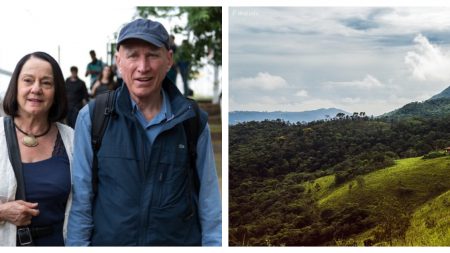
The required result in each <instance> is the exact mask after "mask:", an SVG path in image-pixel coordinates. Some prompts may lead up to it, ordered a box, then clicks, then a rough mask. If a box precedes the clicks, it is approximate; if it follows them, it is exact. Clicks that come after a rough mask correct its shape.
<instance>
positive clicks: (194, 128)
mask: <svg viewBox="0 0 450 253" xmlns="http://www.w3.org/2000/svg"><path fill="white" fill-rule="evenodd" d="M189 100H190V101H191V106H192V108H193V109H194V112H195V117H192V118H189V119H187V120H185V121H183V127H184V131H185V134H186V139H187V144H188V152H189V170H188V175H189V177H190V178H191V180H190V181H191V182H192V183H193V187H194V189H195V192H196V193H197V195H198V193H199V191H200V179H199V175H198V174H197V165H196V161H197V142H198V137H199V136H200V128H201V127H200V126H201V122H200V109H199V107H198V104H197V102H195V101H194V100H192V99H189Z"/></svg>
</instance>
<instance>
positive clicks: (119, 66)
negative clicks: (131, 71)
mask: <svg viewBox="0 0 450 253" xmlns="http://www.w3.org/2000/svg"><path fill="white" fill-rule="evenodd" d="M114 58H115V59H116V66H117V68H118V69H119V71H120V69H121V65H120V60H121V59H120V57H119V51H117V52H116V53H115V54H114Z"/></svg>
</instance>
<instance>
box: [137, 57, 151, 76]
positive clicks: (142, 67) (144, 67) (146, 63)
mask: <svg viewBox="0 0 450 253" xmlns="http://www.w3.org/2000/svg"><path fill="white" fill-rule="evenodd" d="M138 71H139V72H141V73H145V72H148V71H150V59H148V58H147V57H142V58H141V59H140V60H139V62H138Z"/></svg>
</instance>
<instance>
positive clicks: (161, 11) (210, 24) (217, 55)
mask: <svg viewBox="0 0 450 253" xmlns="http://www.w3.org/2000/svg"><path fill="white" fill-rule="evenodd" d="M137 11H138V15H139V16H140V17H143V18H148V17H159V18H171V17H180V16H182V15H187V23H186V25H185V26H176V27H175V28H174V29H173V33H174V34H179V35H186V36H187V37H188V38H190V39H189V41H188V42H189V45H188V46H186V47H187V48H188V49H189V51H190V55H191V64H192V67H193V69H192V71H196V70H197V69H198V68H200V67H201V66H202V65H203V64H202V59H204V58H205V57H208V60H209V62H210V63H211V64H213V65H218V66H220V65H222V7H190V6H186V7H148V6H138V7H137Z"/></svg>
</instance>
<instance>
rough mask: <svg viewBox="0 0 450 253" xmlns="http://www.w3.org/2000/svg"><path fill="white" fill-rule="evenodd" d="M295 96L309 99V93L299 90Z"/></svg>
mask: <svg viewBox="0 0 450 253" xmlns="http://www.w3.org/2000/svg"><path fill="white" fill-rule="evenodd" d="M295 96H297V97H307V96H308V92H307V91H306V90H299V91H297V92H296V93H295Z"/></svg>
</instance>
